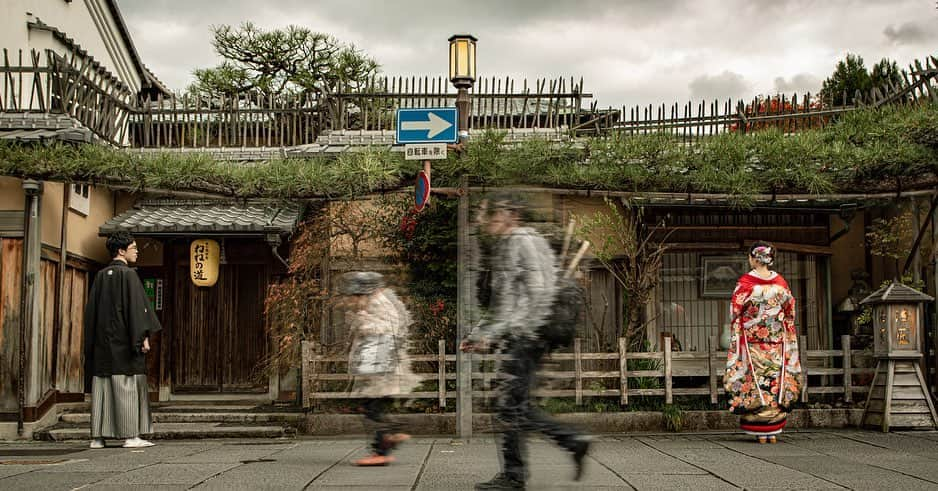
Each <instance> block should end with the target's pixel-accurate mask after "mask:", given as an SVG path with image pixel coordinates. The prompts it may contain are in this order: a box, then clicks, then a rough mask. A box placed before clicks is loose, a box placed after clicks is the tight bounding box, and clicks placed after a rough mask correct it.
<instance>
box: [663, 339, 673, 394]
mask: <svg viewBox="0 0 938 491" xmlns="http://www.w3.org/2000/svg"><path fill="white" fill-rule="evenodd" d="M673 385H674V384H673V380H671V336H668V337H666V338H664V402H665V404H671V403H672V402H673V401H674V397H673V394H672V393H671V388H672V386H673Z"/></svg>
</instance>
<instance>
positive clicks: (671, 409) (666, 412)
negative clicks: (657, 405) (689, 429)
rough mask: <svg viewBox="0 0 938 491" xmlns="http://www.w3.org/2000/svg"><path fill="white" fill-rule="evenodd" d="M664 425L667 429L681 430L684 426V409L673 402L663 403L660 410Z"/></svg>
mask: <svg viewBox="0 0 938 491" xmlns="http://www.w3.org/2000/svg"><path fill="white" fill-rule="evenodd" d="M661 414H662V416H664V425H665V428H667V430H668V431H675V432H676V431H681V429H682V428H684V411H683V410H681V408H680V406H677V405H675V404H665V406H664V408H663V409H662V410H661Z"/></svg>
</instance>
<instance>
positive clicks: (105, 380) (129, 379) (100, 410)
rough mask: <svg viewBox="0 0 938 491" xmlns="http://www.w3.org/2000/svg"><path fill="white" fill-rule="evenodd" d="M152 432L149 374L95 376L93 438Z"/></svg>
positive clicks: (92, 413) (93, 380)
mask: <svg viewBox="0 0 938 491" xmlns="http://www.w3.org/2000/svg"><path fill="white" fill-rule="evenodd" d="M148 433H153V425H152V422H151V420H150V401H149V396H148V394H147V376H146V375H111V376H110V377H94V378H93V379H92V382H91V438H94V439H98V438H133V437H138V436H140V435H144V434H148Z"/></svg>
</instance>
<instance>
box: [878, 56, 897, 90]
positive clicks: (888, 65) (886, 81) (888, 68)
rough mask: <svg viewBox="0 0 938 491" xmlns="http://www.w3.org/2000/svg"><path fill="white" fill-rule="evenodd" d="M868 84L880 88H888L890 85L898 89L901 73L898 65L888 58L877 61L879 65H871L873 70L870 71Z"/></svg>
mask: <svg viewBox="0 0 938 491" xmlns="http://www.w3.org/2000/svg"><path fill="white" fill-rule="evenodd" d="M870 84H871V85H872V86H873V87H880V88H888V87H889V86H890V85H892V86H894V87H900V86H901V84H902V71H901V70H899V64H898V63H896V62H895V61H894V60H890V59H889V58H883V59H882V60H879V63H877V64H875V65H873V69H872V70H870ZM884 92H885V91H884Z"/></svg>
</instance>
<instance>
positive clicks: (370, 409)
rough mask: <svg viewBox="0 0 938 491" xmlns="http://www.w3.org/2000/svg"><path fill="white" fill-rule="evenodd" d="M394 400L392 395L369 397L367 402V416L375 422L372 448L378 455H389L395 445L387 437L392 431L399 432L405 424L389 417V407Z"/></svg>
mask: <svg viewBox="0 0 938 491" xmlns="http://www.w3.org/2000/svg"><path fill="white" fill-rule="evenodd" d="M393 403H394V401H393V400H392V399H391V398H390V397H379V398H375V399H368V401H366V402H365V417H366V418H368V420H369V421H371V422H372V423H374V426H375V438H374V440H373V441H372V444H371V448H372V450H374V452H375V454H377V455H389V454H390V453H391V450H394V446H393V445H390V444H389V443H388V442H387V441H385V437H387V436H388V435H390V434H392V433H397V432H398V431H399V430H400V428H401V427H402V426H403V425H401V423H395V422H394V421H391V420H389V419H388V417H387V412H388V408H390V407H391V405H392V404H393Z"/></svg>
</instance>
